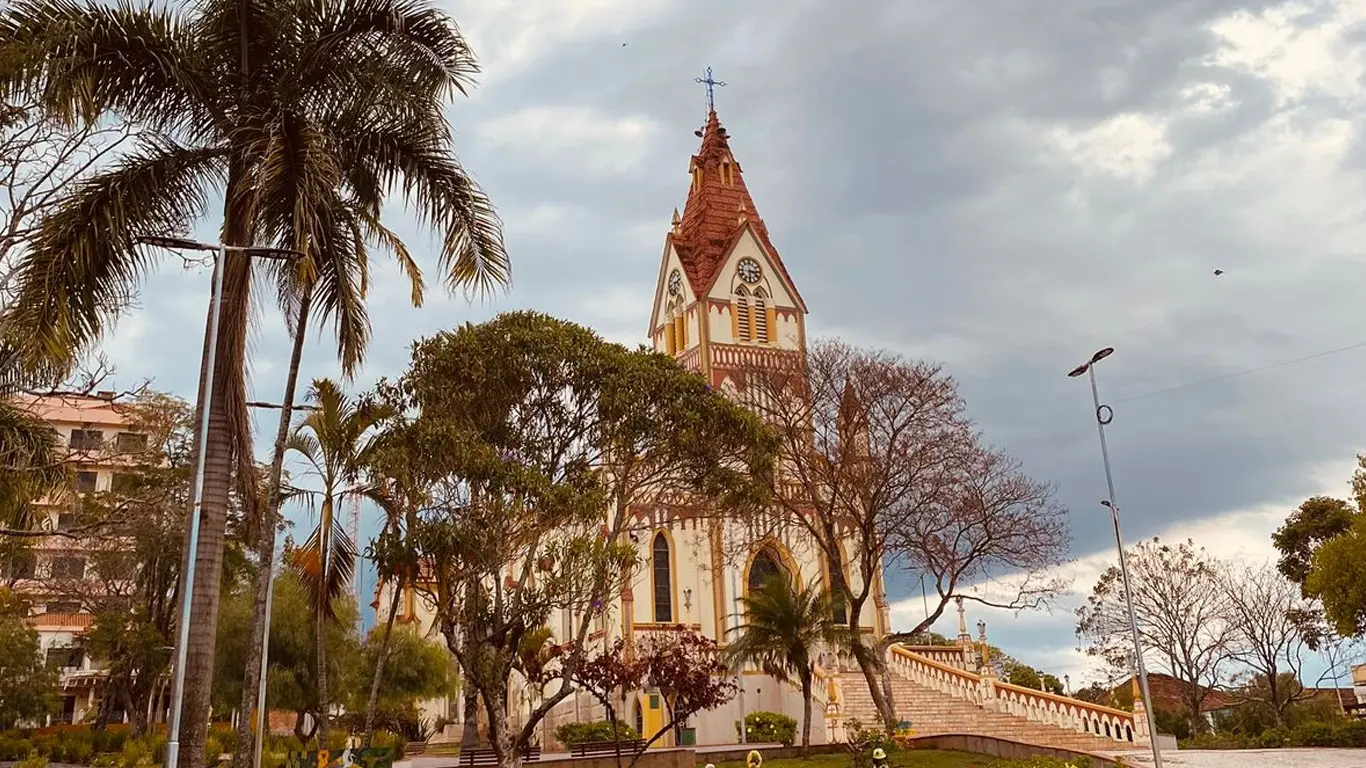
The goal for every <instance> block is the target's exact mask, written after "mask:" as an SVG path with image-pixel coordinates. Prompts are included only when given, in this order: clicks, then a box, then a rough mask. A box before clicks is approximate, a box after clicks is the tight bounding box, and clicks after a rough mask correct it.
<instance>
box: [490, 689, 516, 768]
mask: <svg viewBox="0 0 1366 768" xmlns="http://www.w3.org/2000/svg"><path fill="white" fill-rule="evenodd" d="M484 709H486V710H487V711H488V716H489V744H490V745H491V746H492V747H493V752H494V754H495V755H497V756H498V768H521V765H522V750H520V749H518V748H517V746H518V745H517V734H515V733H513V732H512V729H511V728H509V727H508V716H507V701H506V698H505V696H504V695H503V694H499V693H495V694H494V695H492V696H490V695H488V693H487V692H486V693H485V694H484Z"/></svg>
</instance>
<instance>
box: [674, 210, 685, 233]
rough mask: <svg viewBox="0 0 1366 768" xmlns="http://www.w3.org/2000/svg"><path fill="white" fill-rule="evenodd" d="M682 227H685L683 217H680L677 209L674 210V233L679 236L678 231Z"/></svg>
mask: <svg viewBox="0 0 1366 768" xmlns="http://www.w3.org/2000/svg"><path fill="white" fill-rule="evenodd" d="M682 226H683V217H682V216H679V215H678V209H677V208H674V218H673V229H674V233H675V234H677V233H678V230H679V229H680V228H681V227H682Z"/></svg>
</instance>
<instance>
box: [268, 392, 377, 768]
mask: <svg viewBox="0 0 1366 768" xmlns="http://www.w3.org/2000/svg"><path fill="white" fill-rule="evenodd" d="M309 400H311V401H312V402H313V403H315V404H316V409H315V410H313V411H311V412H309V413H308V415H307V416H305V417H304V418H303V420H301V421H300V422H299V425H298V426H297V427H295V429H294V432H293V433H292V434H291V435H290V438H289V442H288V449H289V450H291V451H294V452H296V453H298V454H300V455H301V456H303V457H304V459H305V460H307V462H308V464H309V472H310V473H311V474H312V475H314V476H315V477H316V478H317V479H318V481H319V482H320V483H321V485H322V489H321V490H318V491H295V495H301V496H305V497H309V498H312V499H315V500H316V501H318V502H319V504H318V506H319V510H318V527H316V528H314V529H313V533H312V534H310V535H309V537H308V540H307V541H306V542H304V545H303V546H302V547H299V548H298V549H294V550H291V551H290V557H289V564H290V566H292V567H293V568H294V570H295V571H296V572H297V573H298V574H299V577H300V578H301V579H302V580H303V582H304V585H305V586H306V587H307V588H308V590H309V593H310V596H311V597H312V600H313V610H314V622H315V637H316V638H317V653H318V730H317V736H318V748H319V749H326V748H327V727H328V722H327V721H328V717H327V709H328V704H329V699H328V695H327V648H326V645H325V644H324V643H323V639H324V637H326V629H327V621H328V620H330V619H335V618H336V610H335V609H336V606H335V602H334V601H335V600H336V599H337V598H338V597H339V596H341V595H342V594H343V593H345V592H346V590H347V588H348V587H349V586H350V584H351V579H352V577H353V576H354V574H355V569H356V542H354V541H352V540H351V536H350V534H348V533H347V531H346V528H345V526H341V525H337V520H336V510H337V508H338V507H339V506H341V505H342V504H345V503H346V502H347V501H349V500H352V499H356V500H359V499H367V500H369V501H372V502H375V503H377V504H379V505H380V506H381V507H390V506H391V504H390V501H389V497H388V495H387V494H386V493H385V491H384V489H383V488H382V487H381V486H379V485H375V484H371V483H364V482H360V477H361V471H362V467H363V466H365V462H366V460H367V458H368V454H369V452H370V446H371V444H372V441H373V438H374V427H375V425H377V424H378V423H379V422H380V421H381V420H382V419H383V418H384V416H385V415H386V412H385V411H384V409H383V408H381V407H379V406H374V405H371V404H369V403H360V404H357V403H354V402H352V401H351V400H350V399H349V398H347V397H346V395H345V394H343V393H342V391H341V388H340V387H338V386H337V384H336V382H334V381H332V380H330V379H317V380H315V381H314V382H313V388H312V389H311V390H310V391H309Z"/></svg>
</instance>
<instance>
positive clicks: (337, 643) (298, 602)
mask: <svg viewBox="0 0 1366 768" xmlns="http://www.w3.org/2000/svg"><path fill="white" fill-rule="evenodd" d="M274 583H275V590H274V591H275V594H274V597H273V599H272V603H271V611H270V616H271V618H270V670H269V673H268V674H267V675H266V700H267V702H268V707H269V708H271V709H283V710H286V711H289V712H293V713H294V714H295V720H294V731H295V735H297V736H298V737H299V738H300V739H301V740H303V739H308V738H311V737H312V736H313V735H314V733H315V732H316V724H317V722H318V719H317V713H318V709H319V701H318V685H317V675H318V664H317V639H316V637H317V636H316V634H315V632H316V630H317V624H316V622H315V621H314V620H313V616H314V613H313V601H312V597H311V595H310V593H309V590H308V588H307V587H305V586H304V584H303V583H302V581H300V579H299V576H298V575H297V574H295V573H294V572H293V571H292V570H284V571H282V572H281V573H280V574H279V575H277V576H276V578H275V581H274ZM254 602H255V601H254V596H253V595H252V594H250V593H249V592H248V591H245V590H243V591H239V592H236V593H233V594H230V595H229V596H228V597H227V598H226V599H225V600H224V603H223V620H222V622H221V623H220V624H219V626H218V654H217V659H216V664H217V668H218V669H217V671H218V674H217V675H216V676H215V678H214V680H215V683H214V696H213V702H214V711H215V712H217V713H219V714H220V715H223V716H226V715H228V714H230V713H231V712H232V711H233V709H234V708H235V707H236V706H237V702H238V701H240V700H241V696H242V669H243V668H244V667H245V666H246V661H247V654H248V653H249V652H250V650H251V648H250V645H251V615H252V612H253V609H254ZM335 610H336V612H337V621H329V622H327V623H326V625H325V626H324V635H323V637H324V640H325V642H326V644H327V653H326V658H327V664H328V669H327V674H328V675H329V676H330V677H334V678H337V679H346V678H348V677H351V676H354V675H355V674H357V672H356V667H357V666H358V665H359V664H360V655H359V648H360V644H359V641H358V640H357V638H356V631H355V625H356V611H357V608H356V605H355V601H354V599H349V598H347V597H345V596H343V597H342V598H341V599H339V600H337V601H336V602H335ZM308 716H312V718H313V723H314V726H315V727H314V729H311V730H310V729H309V728H308V723H307V718H308Z"/></svg>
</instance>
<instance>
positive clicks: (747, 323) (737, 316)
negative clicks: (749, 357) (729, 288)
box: [730, 285, 754, 341]
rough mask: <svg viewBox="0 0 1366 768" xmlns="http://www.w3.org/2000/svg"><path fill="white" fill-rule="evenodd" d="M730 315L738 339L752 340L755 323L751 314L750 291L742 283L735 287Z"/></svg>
mask: <svg viewBox="0 0 1366 768" xmlns="http://www.w3.org/2000/svg"><path fill="white" fill-rule="evenodd" d="M730 316H731V320H732V321H733V322H732V325H733V326H734V328H733V330H734V331H735V340H736V341H750V340H751V339H753V338H754V323H753V319H752V318H751V316H750V307H749V291H748V290H747V289H746V288H745V287H744V286H743V285H742V286H740V287H739V288H736V289H735V298H734V299H732V300H731V305H730Z"/></svg>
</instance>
